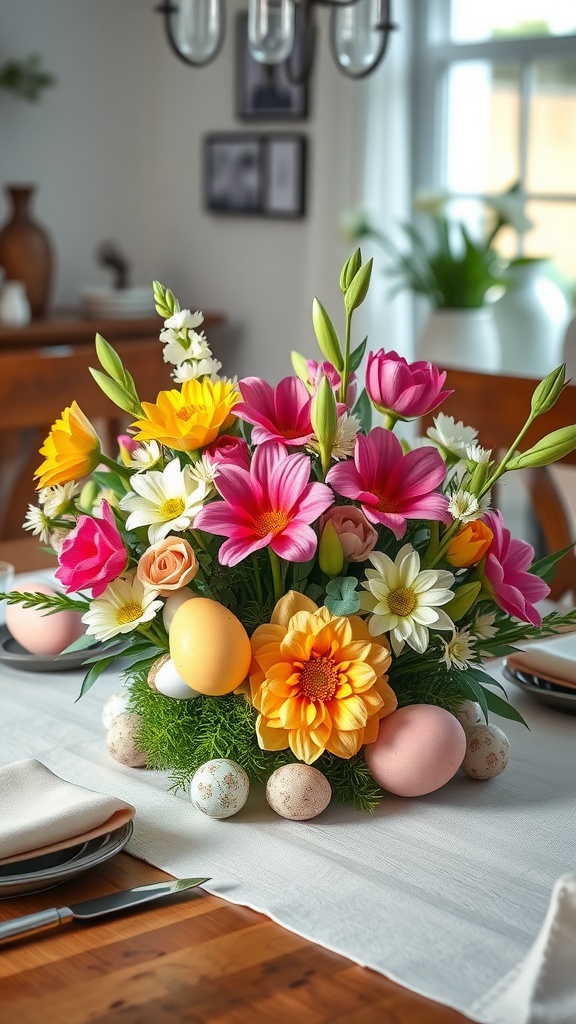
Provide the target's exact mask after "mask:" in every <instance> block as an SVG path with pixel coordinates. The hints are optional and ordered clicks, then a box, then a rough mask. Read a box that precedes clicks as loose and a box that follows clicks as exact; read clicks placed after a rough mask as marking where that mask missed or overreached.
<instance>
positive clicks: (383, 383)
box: [366, 348, 453, 419]
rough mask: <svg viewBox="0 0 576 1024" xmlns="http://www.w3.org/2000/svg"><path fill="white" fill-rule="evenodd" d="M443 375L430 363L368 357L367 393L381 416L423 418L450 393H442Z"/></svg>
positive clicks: (388, 354) (383, 355) (380, 354)
mask: <svg viewBox="0 0 576 1024" xmlns="http://www.w3.org/2000/svg"><path fill="white" fill-rule="evenodd" d="M445 380H446V374H445V373H440V370H439V369H438V368H437V367H436V366H434V365H433V364H432V363H426V362H424V361H420V362H417V363H408V362H406V360H405V359H404V358H403V356H399V355H398V354H397V353H396V352H385V351H384V349H383V348H381V349H380V350H379V351H378V352H376V353H374V352H370V353H369V354H368V365H367V369H366V391H367V392H368V394H369V396H370V398H371V399H372V401H373V402H374V405H375V406H377V407H378V409H380V410H381V411H382V412H391V413H394V414H395V415H396V416H399V417H401V418H402V419H413V418H415V417H417V416H425V415H426V413H429V412H431V411H432V409H435V408H436V407H437V406H438V405H440V404H441V403H442V402H443V401H444V399H445V398H448V395H451V394H453V392H452V391H442V387H443V385H444V381H445Z"/></svg>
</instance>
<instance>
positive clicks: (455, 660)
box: [440, 629, 476, 672]
mask: <svg viewBox="0 0 576 1024" xmlns="http://www.w3.org/2000/svg"><path fill="white" fill-rule="evenodd" d="M440 643H441V644H442V646H443V647H444V653H443V655H442V657H441V658H440V662H441V663H442V662H444V664H445V665H446V668H459V669H460V670H461V671H462V672H463V671H464V669H466V668H467V667H468V665H469V663H470V662H471V661H475V660H476V650H475V647H476V637H474V636H472V634H471V633H470V630H469V629H462V630H455V631H454V636H452V637H451V638H450V640H444V639H443V638H442V637H440Z"/></svg>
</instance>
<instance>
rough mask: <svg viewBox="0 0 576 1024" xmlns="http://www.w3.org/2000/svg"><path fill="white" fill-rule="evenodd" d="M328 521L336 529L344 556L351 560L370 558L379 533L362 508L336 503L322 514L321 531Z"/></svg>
mask: <svg viewBox="0 0 576 1024" xmlns="http://www.w3.org/2000/svg"><path fill="white" fill-rule="evenodd" d="M327 523H332V526H333V527H334V529H335V530H336V535H337V537H338V540H339V541H340V545H341V547H342V551H343V552H344V557H345V558H347V559H348V561H349V562H364V561H365V559H366V558H368V555H369V554H370V552H371V551H372V550H373V548H374V547H375V545H376V541H377V540H378V534H377V533H376V530H375V529H374V527H373V526H371V525H370V523H369V522H368V520H367V519H366V516H365V515H364V513H363V511H362V509H361V508H356V505H334V507H333V508H329V509H328V511H327V512H325V513H324V515H323V516H322V519H321V522H320V529H321V531H322V530H323V529H324V527H325V526H326V524H327Z"/></svg>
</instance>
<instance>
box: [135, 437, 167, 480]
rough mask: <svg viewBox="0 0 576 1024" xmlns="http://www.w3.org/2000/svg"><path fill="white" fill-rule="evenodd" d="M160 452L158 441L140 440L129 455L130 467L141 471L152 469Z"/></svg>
mask: <svg viewBox="0 0 576 1024" xmlns="http://www.w3.org/2000/svg"><path fill="white" fill-rule="evenodd" d="M161 454H162V451H161V448H160V445H159V444H158V441H140V443H139V445H138V448H135V449H134V451H133V452H132V455H131V457H130V462H129V466H130V469H135V470H136V471H137V472H138V473H142V472H144V471H145V470H147V469H152V467H153V466H155V465H156V463H157V462H159V461H160V456H161Z"/></svg>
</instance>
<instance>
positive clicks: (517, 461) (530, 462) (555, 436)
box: [507, 425, 576, 470]
mask: <svg viewBox="0 0 576 1024" xmlns="http://www.w3.org/2000/svg"><path fill="white" fill-rule="evenodd" d="M575 448H576V425H574V426H571V427H561V428H560V430H553V431H552V433H551V434H547V435H546V437H543V438H542V439H541V440H540V441H537V442H536V444H535V445H533V446H532V448H528V449H527V451H525V452H520V453H519V454H518V455H516V456H515V457H514V458H513V459H510V462H509V463H508V467H507V468H508V469H509V470H512V469H527V468H532V469H537V468H538V467H539V466H549V465H550V464H551V463H552V462H558V459H563V458H564V456H565V455H569V454H570V452H573V451H574V449H575Z"/></svg>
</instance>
